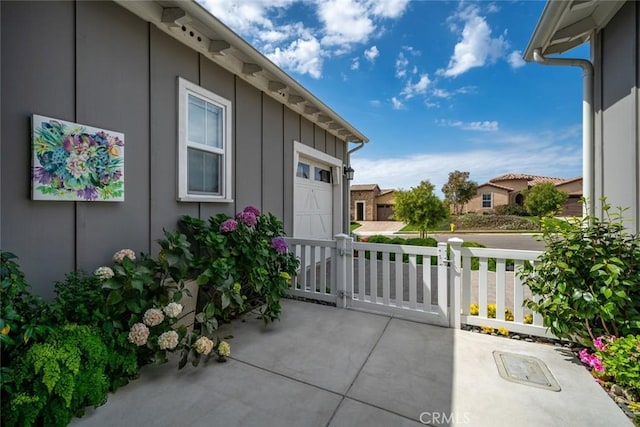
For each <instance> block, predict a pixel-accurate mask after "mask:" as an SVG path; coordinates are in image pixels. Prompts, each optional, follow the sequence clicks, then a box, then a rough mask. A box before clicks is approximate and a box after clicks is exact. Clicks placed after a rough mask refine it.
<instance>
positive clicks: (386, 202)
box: [351, 184, 396, 221]
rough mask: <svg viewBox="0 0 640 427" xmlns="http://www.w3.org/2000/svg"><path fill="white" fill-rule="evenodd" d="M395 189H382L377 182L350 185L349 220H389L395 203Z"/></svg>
mask: <svg viewBox="0 0 640 427" xmlns="http://www.w3.org/2000/svg"><path fill="white" fill-rule="evenodd" d="M394 193H395V190H391V189H386V190H382V189H380V187H378V185H377V184H355V185H352V186H351V220H353V221H390V220H392V219H391V216H392V215H393V207H394V206H395V204H396V201H395V198H394Z"/></svg>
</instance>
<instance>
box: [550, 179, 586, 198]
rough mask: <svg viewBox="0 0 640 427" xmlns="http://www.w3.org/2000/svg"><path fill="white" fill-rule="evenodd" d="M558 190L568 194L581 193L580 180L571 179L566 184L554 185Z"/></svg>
mask: <svg viewBox="0 0 640 427" xmlns="http://www.w3.org/2000/svg"><path fill="white" fill-rule="evenodd" d="M556 188H557V189H558V190H560V191H564V192H565V193H569V194H578V193H579V194H582V180H581V179H580V180H577V181H571V182H568V183H566V184H560V185H558V186H556Z"/></svg>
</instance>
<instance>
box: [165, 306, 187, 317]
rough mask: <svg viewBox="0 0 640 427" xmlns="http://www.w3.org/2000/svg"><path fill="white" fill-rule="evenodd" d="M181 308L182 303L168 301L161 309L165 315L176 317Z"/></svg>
mask: <svg viewBox="0 0 640 427" xmlns="http://www.w3.org/2000/svg"><path fill="white" fill-rule="evenodd" d="M182 308H183V307H182V304H178V303H177V302H170V303H169V304H167V306H166V307H165V308H163V309H162V310H163V311H164V314H165V315H166V316H167V317H171V318H176V317H178V316H179V315H180V313H182Z"/></svg>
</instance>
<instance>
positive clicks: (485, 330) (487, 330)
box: [480, 326, 494, 334]
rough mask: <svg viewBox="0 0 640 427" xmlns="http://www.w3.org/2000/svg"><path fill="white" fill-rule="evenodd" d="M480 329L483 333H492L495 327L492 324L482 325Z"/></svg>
mask: <svg viewBox="0 0 640 427" xmlns="http://www.w3.org/2000/svg"><path fill="white" fill-rule="evenodd" d="M480 331H481V332H482V333H483V334H492V333H493V331H494V329H493V328H492V327H491V326H482V327H481V328H480Z"/></svg>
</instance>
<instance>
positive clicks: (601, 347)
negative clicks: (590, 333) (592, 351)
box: [593, 337, 607, 351]
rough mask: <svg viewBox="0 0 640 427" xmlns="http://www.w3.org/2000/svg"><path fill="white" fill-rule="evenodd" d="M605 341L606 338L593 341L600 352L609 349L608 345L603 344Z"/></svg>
mask: <svg viewBox="0 0 640 427" xmlns="http://www.w3.org/2000/svg"><path fill="white" fill-rule="evenodd" d="M603 340H604V337H598V338H596V339H595V340H593V345H594V347H595V348H597V349H598V350H600V351H603V350H604V349H605V348H606V347H607V346H606V344H605V343H604V342H603Z"/></svg>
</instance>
